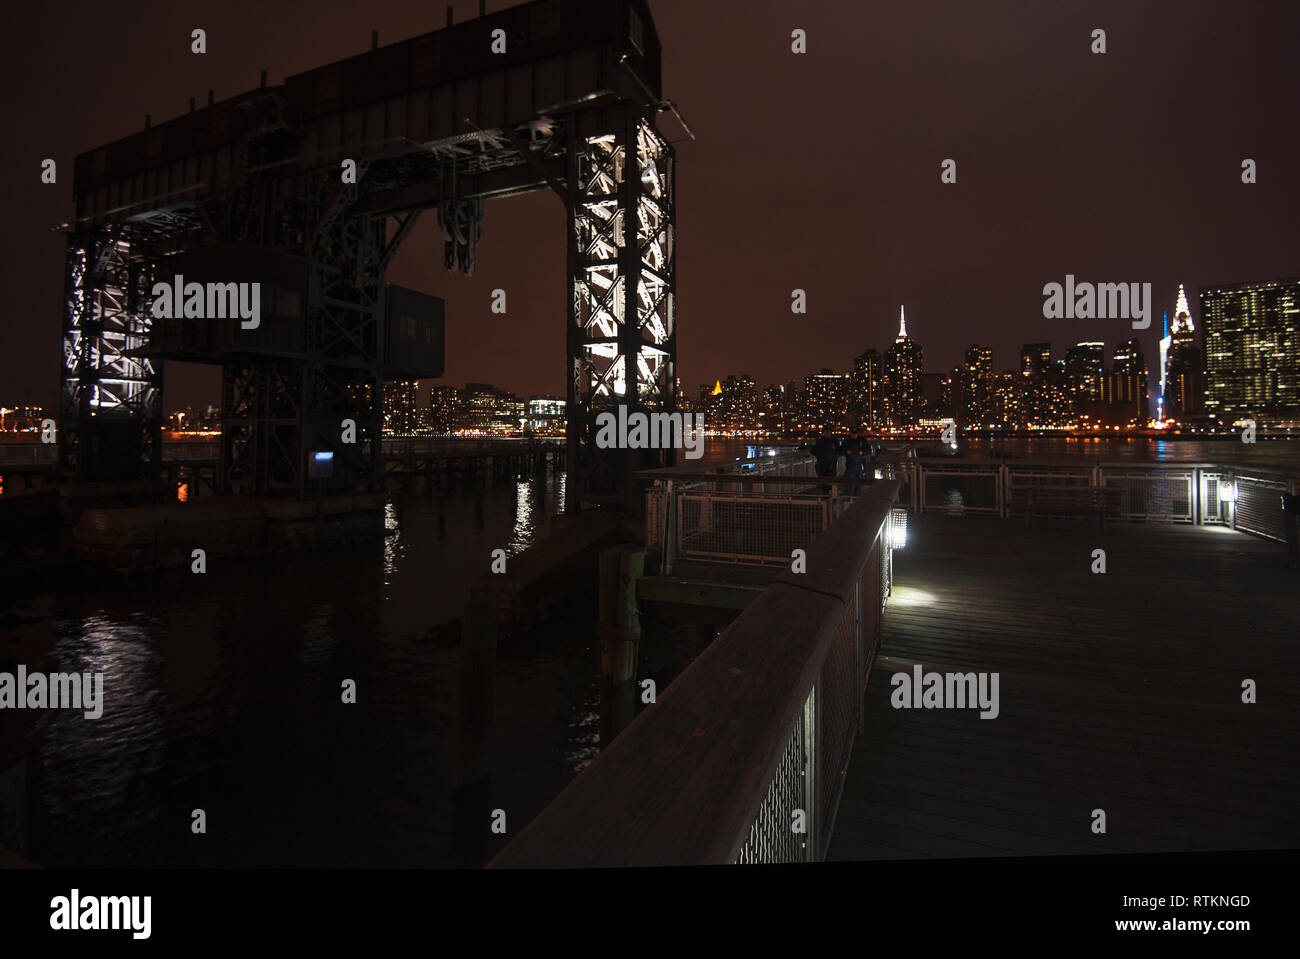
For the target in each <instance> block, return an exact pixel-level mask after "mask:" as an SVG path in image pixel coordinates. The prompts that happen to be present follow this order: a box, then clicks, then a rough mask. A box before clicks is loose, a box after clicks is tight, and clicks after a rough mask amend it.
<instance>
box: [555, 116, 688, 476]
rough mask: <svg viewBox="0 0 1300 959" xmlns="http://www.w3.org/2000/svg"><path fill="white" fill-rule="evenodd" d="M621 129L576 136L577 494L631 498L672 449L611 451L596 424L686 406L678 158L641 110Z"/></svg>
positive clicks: (573, 350) (572, 240)
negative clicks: (679, 301)
mask: <svg viewBox="0 0 1300 959" xmlns="http://www.w3.org/2000/svg"><path fill="white" fill-rule="evenodd" d="M620 127H621V128H620V129H618V130H617V131H615V132H610V133H602V134H598V135H595V136H579V135H578V134H577V131H576V130H573V131H572V134H571V142H570V148H569V155H570V157H571V160H570V164H569V182H568V189H567V193H568V196H569V198H570V201H569V211H568V212H569V257H570V280H571V297H570V303H569V310H570V313H569V326H570V331H571V339H570V345H569V357H570V364H571V366H570V380H569V430H570V457H571V459H570V464H569V466H570V487H571V489H572V491H573V494H574V495H578V494H581V493H587V494H595V495H597V496H599V495H602V494H609V493H611V492H616V491H623V492H624V493H627V494H630V492H631V484H630V477H629V476H628V475H627V473H628V472H629V471H630V470H634V469H637V468H644V467H650V466H657V465H670V464H671V463H672V461H673V455H672V454H673V451H671V450H644V451H603V450H598V449H597V448H596V444H595V421H596V417H597V416H598V415H599V413H600V412H601V411H603V410H613V409H615V408H616V407H617V406H619V405H625V406H627V407H628V411H629V413H631V412H634V411H640V412H651V411H664V412H672V411H673V410H674V409H675V406H676V396H675V388H676V375H675V369H674V366H675V357H676V315H675V297H676V283H675V278H676V259H675V257H676V236H675V216H674V215H675V185H674V174H675V170H674V161H675V158H674V153H673V149H672V146H671V145H670V144H669V143H667V142H666V141H665V140H664V139H663V138H662V137H661V136H660V135H659V133H658V132H657V131H656V130H655V128H654V126H653V123H652V121H651V118H650V117H649V116H647V115H646V114H645V113H643V112H642V111H638V110H636V109H635V108H633V107H631V106H629V108H628V109H627V111H626V114H625V116H624V118H623V123H622V124H621V125H620Z"/></svg>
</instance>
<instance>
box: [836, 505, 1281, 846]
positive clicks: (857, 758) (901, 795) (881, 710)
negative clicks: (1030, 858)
mask: <svg viewBox="0 0 1300 959" xmlns="http://www.w3.org/2000/svg"><path fill="white" fill-rule="evenodd" d="M909 522H910V529H909V540H908V544H907V547H906V549H904V550H902V551H899V552H896V553H895V554H894V563H895V592H894V595H893V597H892V598H891V599H890V601H889V606H888V609H887V611H886V614H885V619H884V627H883V634H882V638H881V648H880V654H879V658H878V659H877V661H876V665H875V667H874V668H873V670H872V673H871V678H870V683H869V686H868V691H867V701H866V707H865V711H866V719H865V730H866V731H865V733H864V735H862V736H861V737H859V739H858V742H857V744H856V746H855V748H854V751H853V756H852V760H851V762H850V765H849V769H848V775H847V780H846V784H845V787H844V797H843V800H842V802H841V804H840V808H839V813H838V817H837V819H836V823H835V829H834V835H833V838H832V842H831V847H830V854H829V858H830V859H832V860H835V859H841V860H843V859H849V860H859V859H910V858H925V857H971V856H1007V855H1042V854H1074V853H1093V852H1162V851H1187V850H1233V849H1282V848H1291V849H1294V848H1298V847H1300V571H1298V570H1295V569H1288V568H1287V567H1286V566H1285V549H1284V547H1283V546H1281V545H1279V544H1277V543H1273V542H1269V541H1265V540H1260V539H1256V538H1254V537H1250V536H1246V535H1244V534H1238V533H1232V532H1228V531H1225V530H1221V529H1216V528H1210V527H1199V528H1198V527H1187V526H1141V525H1131V524H1122V523H1117V524H1114V525H1113V526H1111V525H1108V528H1107V529H1106V531H1105V532H1099V531H1097V529H1096V528H1095V525H1089V524H1087V523H1083V522H1070V521H1065V520H1062V521H1058V522H1055V523H1043V524H1042V525H1041V526H1039V527H1037V528H1034V529H1032V530H1030V529H1025V527H1024V526H1023V524H1021V523H1018V522H1008V521H1001V520H998V519H993V518H985V517H950V516H944V515H933V514H927V515H923V516H910V517H909ZM1095 548H1102V549H1105V550H1106V560H1107V570H1108V571H1107V572H1106V573H1105V574H1104V575H1098V574H1094V573H1092V572H1091V565H1092V550H1093V549H1095ZM915 663H920V664H921V665H922V666H923V667H924V669H925V671H926V672H929V671H937V672H958V671H960V672H966V671H977V672H978V671H987V672H998V673H999V674H1000V677H999V680H1000V681H999V699H1000V714H999V716H998V717H997V718H996V719H980V718H979V714H978V713H979V711H978V710H971V709H967V710H958V709H894V708H892V707H891V705H890V695H891V693H892V692H893V688H892V687H891V686H890V677H891V675H892V674H893V673H895V672H908V673H910V672H911V671H912V666H913V664H915ZM1248 678H1249V679H1253V680H1255V681H1256V683H1257V684H1258V702H1257V703H1256V704H1254V705H1245V704H1243V703H1242V701H1241V696H1242V681H1243V680H1245V679H1248ZM1097 808H1100V809H1104V810H1105V813H1106V819H1107V822H1106V826H1107V831H1106V834H1105V835H1094V834H1093V832H1092V831H1091V828H1090V825H1091V813H1092V810H1094V809H1097Z"/></svg>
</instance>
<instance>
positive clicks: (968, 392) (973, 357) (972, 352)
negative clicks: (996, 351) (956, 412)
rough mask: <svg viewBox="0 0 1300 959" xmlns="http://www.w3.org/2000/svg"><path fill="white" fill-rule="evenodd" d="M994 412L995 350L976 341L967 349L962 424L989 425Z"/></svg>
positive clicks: (963, 380) (961, 414)
mask: <svg viewBox="0 0 1300 959" xmlns="http://www.w3.org/2000/svg"><path fill="white" fill-rule="evenodd" d="M992 412H993V351H992V350H990V349H989V348H988V347H984V346H980V345H979V344H978V343H975V344H973V345H971V346H970V348H968V349H967V350H966V364H965V366H963V367H962V404H961V410H960V419H959V420H958V422H959V423H960V424H961V425H962V426H970V427H974V428H975V429H981V428H983V427H985V426H988V425H989V423H990V418H991V415H992Z"/></svg>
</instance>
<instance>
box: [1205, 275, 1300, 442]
mask: <svg viewBox="0 0 1300 959" xmlns="http://www.w3.org/2000/svg"><path fill="white" fill-rule="evenodd" d="M1201 320H1202V322H1203V323H1204V324H1205V359H1206V363H1205V366H1206V373H1207V376H1206V397H1205V410H1206V413H1207V414H1209V415H1210V416H1213V417H1216V418H1218V419H1219V420H1221V421H1222V422H1224V423H1232V422H1234V421H1236V420H1238V419H1241V418H1246V417H1250V418H1253V419H1255V420H1257V421H1259V422H1270V423H1293V424H1296V423H1300V279H1293V280H1273V281H1265V282H1260V283H1242V284H1237V285H1234V286H1221V287H1212V288H1209V289H1204V290H1201Z"/></svg>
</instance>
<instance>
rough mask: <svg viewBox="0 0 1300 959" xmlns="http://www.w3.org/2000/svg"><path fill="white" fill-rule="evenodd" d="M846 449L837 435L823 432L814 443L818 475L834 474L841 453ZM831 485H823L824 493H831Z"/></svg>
mask: <svg viewBox="0 0 1300 959" xmlns="http://www.w3.org/2000/svg"><path fill="white" fill-rule="evenodd" d="M843 451H844V449H843V445H842V444H841V443H839V442H838V441H837V440H836V439H835V437H833V436H828V435H827V434H825V433H823V434H822V435H821V436H819V437H818V438H817V442H816V443H814V444H813V447H812V454H813V456H814V457H815V458H816V463H815V464H814V469H816V470H817V475H818V476H834V475H835V472H836V468H837V467H838V466H839V458H840V454H841V453H842V452H843ZM830 491H831V488H830V486H829V485H827V486H823V487H822V492H823V493H829V492H830Z"/></svg>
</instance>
